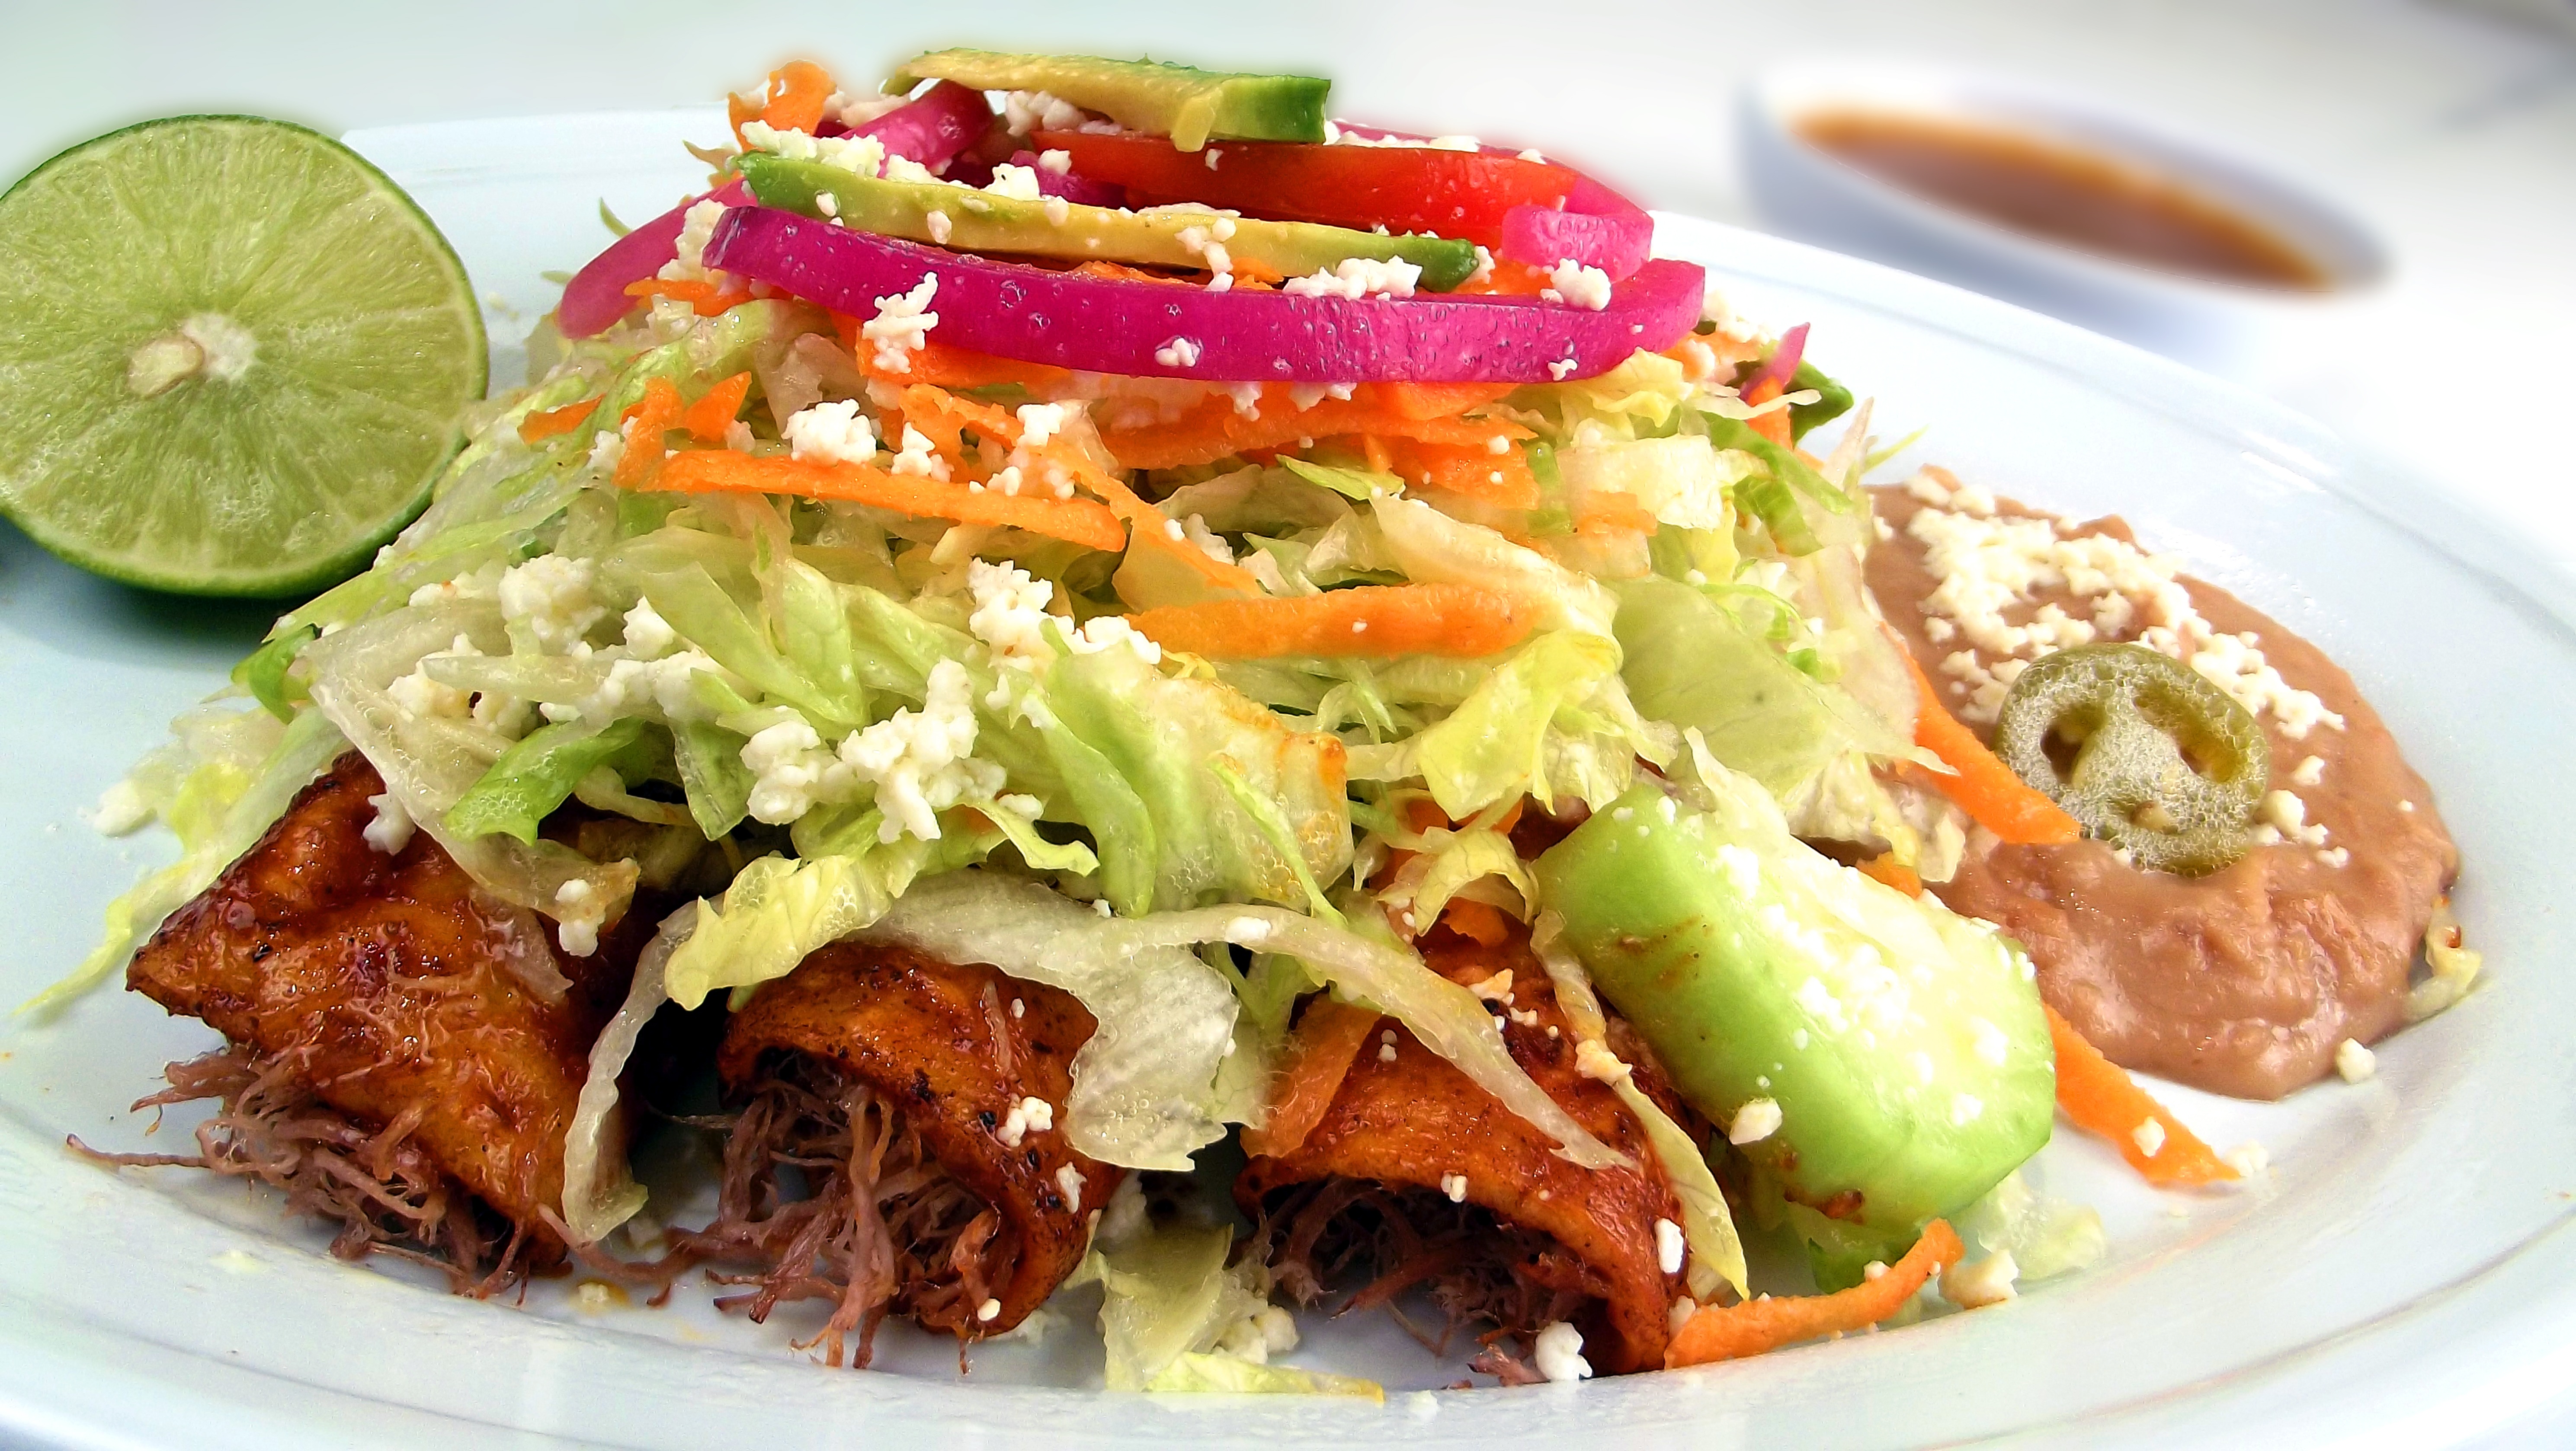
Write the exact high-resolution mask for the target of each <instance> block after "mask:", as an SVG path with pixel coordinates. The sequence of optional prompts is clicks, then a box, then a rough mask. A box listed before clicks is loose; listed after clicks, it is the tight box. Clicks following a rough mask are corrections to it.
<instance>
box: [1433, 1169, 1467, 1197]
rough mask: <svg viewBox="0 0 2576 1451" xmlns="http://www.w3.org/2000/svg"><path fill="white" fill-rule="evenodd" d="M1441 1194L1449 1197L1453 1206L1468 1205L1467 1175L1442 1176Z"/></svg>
mask: <svg viewBox="0 0 2576 1451" xmlns="http://www.w3.org/2000/svg"><path fill="white" fill-rule="evenodd" d="M1440 1192H1441V1193H1442V1194H1444V1195H1446V1196H1448V1199H1449V1202H1450V1203H1452V1204H1464V1203H1466V1202H1467V1176H1466V1175H1464V1174H1443V1175H1441V1176H1440Z"/></svg>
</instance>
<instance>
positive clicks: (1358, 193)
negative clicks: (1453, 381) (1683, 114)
mask: <svg viewBox="0 0 2576 1451" xmlns="http://www.w3.org/2000/svg"><path fill="white" fill-rule="evenodd" d="M1031 144H1033V145H1035V146H1037V147H1038V148H1039V149H1041V150H1046V151H1063V152H1067V153H1069V154H1070V155H1071V156H1072V159H1073V170H1074V173H1075V174H1076V175H1079V176H1083V177H1086V178H1088V179H1090V180H1093V181H1105V182H1112V183H1115V184H1117V185H1119V186H1123V187H1125V188H1127V197H1128V201H1129V203H1130V204H1131V205H1136V206H1160V205H1164V204H1166V203H1170V202H1205V203H1206V204H1208V205H1209V206H1215V207H1226V208H1229V209H1231V210H1234V211H1239V212H1241V213H1243V214H1244V215H1245V216H1249V217H1262V218H1265V219H1268V220H1272V221H1287V222H1329V223H1331V224H1333V225H1334V226H1338V227H1356V228H1360V229H1362V230H1365V229H1367V228H1369V227H1376V226H1383V227H1385V228H1386V229H1387V230H1388V231H1391V232H1436V233H1438V234H1439V235H1441V236H1443V237H1459V238H1464V239H1465V240H1467V241H1470V242H1480V243H1483V244H1484V245H1486V246H1488V247H1498V246H1500V245H1502V237H1503V214H1504V213H1506V212H1509V211H1510V210H1511V209H1512V208H1514V207H1516V206H1538V207H1548V208H1551V209H1553V208H1561V207H1563V206H1564V205H1565V204H1566V200H1567V198H1569V197H1571V196H1572V195H1573V194H1574V191H1575V188H1576V187H1577V186H1578V185H1579V184H1581V182H1582V180H1583V178H1582V175H1581V173H1579V172H1576V171H1573V170H1571V169H1570V168H1567V167H1562V166H1558V165H1555V164H1554V163H1551V162H1545V161H1523V160H1521V159H1520V158H1518V157H1516V156H1493V155H1487V154H1484V153H1480V152H1474V151H1434V150H1431V149H1429V148H1427V147H1413V146H1313V145H1307V144H1304V143H1300V142H1292V141H1219V142H1214V143H1211V144H1210V145H1209V147H1208V148H1207V150H1205V151H1175V150H1173V149H1172V143H1171V142H1170V141H1169V140H1167V139H1165V138H1164V137H1160V136H1143V135H1118V136H1100V135H1093V134H1089V133H1086V132H1080V131H1041V132H1039V133H1037V135H1036V136H1035V137H1034V138H1033V139H1032V143H1031ZM1211 160H1213V164H1211Z"/></svg>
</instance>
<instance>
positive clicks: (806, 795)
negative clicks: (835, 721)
mask: <svg viewBox="0 0 2576 1451" xmlns="http://www.w3.org/2000/svg"><path fill="white" fill-rule="evenodd" d="M742 764H743V766H744V767H745V768H746V769H748V770H749V771H750V772H751V774H752V784H751V799H750V801H749V803H748V809H749V811H750V813H751V819H752V820H754V821H759V822H766V823H767V824H769V825H771V826H784V825H786V824H788V823H789V822H792V821H795V820H796V819H797V818H799V817H801V816H803V815H804V814H805V813H806V812H808V811H811V810H812V809H814V804H815V802H816V801H818V800H820V799H821V798H822V796H823V793H824V790H825V788H826V784H827V778H828V777H830V776H832V775H833V774H834V771H833V767H834V765H835V764H836V763H835V761H834V759H833V757H832V753H831V752H829V751H826V750H824V749H823V738H822V737H821V736H819V735H817V734H815V731H814V727H813V726H812V725H810V724H808V723H807V722H806V721H805V720H804V719H803V718H801V717H800V718H798V719H795V720H784V721H780V722H778V723H777V724H776V725H772V726H767V727H764V728H763V729H761V730H759V731H757V732H755V733H754V734H753V735H752V737H751V739H750V740H748V741H745V742H744V743H743V747H742Z"/></svg>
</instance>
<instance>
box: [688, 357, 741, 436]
mask: <svg viewBox="0 0 2576 1451" xmlns="http://www.w3.org/2000/svg"><path fill="white" fill-rule="evenodd" d="M750 394H751V375H750V374H749V373H736V374H734V375H733V376H732V377H730V378H727V379H725V380H724V381H723V382H721V383H718V384H717V385H715V386H714V387H712V388H709V389H708V390H707V392H706V396H705V397H703V398H700V399H699V400H698V401H697V402H695V403H692V404H690V405H689V406H688V408H687V409H686V410H684V411H683V412H682V413H681V414H680V426H681V427H682V428H685V429H687V430H688V431H689V436H690V437H691V438H694V439H696V440H697V441H698V442H700V443H722V442H724V441H725V430H727V429H729V428H731V427H732V426H733V422H734V416H735V415H736V414H739V413H741V412H742V400H743V399H745V398H747V397H749V396H750Z"/></svg>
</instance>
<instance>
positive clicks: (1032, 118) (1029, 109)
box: [1002, 91, 1088, 136]
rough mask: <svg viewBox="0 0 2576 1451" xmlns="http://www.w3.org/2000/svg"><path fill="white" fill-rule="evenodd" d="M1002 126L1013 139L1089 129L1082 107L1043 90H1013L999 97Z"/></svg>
mask: <svg viewBox="0 0 2576 1451" xmlns="http://www.w3.org/2000/svg"><path fill="white" fill-rule="evenodd" d="M1002 124H1003V126H1004V127H1006V128H1007V129H1008V130H1009V131H1010V133H1011V134H1012V135H1014V136H1026V135H1028V134H1029V133H1030V132H1032V131H1070V130H1072V129H1074V128H1075V127H1078V126H1079V127H1084V128H1085V129H1088V127H1087V125H1086V123H1085V120H1084V118H1083V114H1082V108H1081V107H1079V106H1076V105H1074V104H1073V103H1072V102H1070V101H1061V100H1058V99H1056V98H1055V97H1054V96H1052V95H1049V94H1048V93H1047V92H1045V91H1012V92H1010V93H1008V94H1006V95H1004V96H1003V97H1002Z"/></svg>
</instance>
